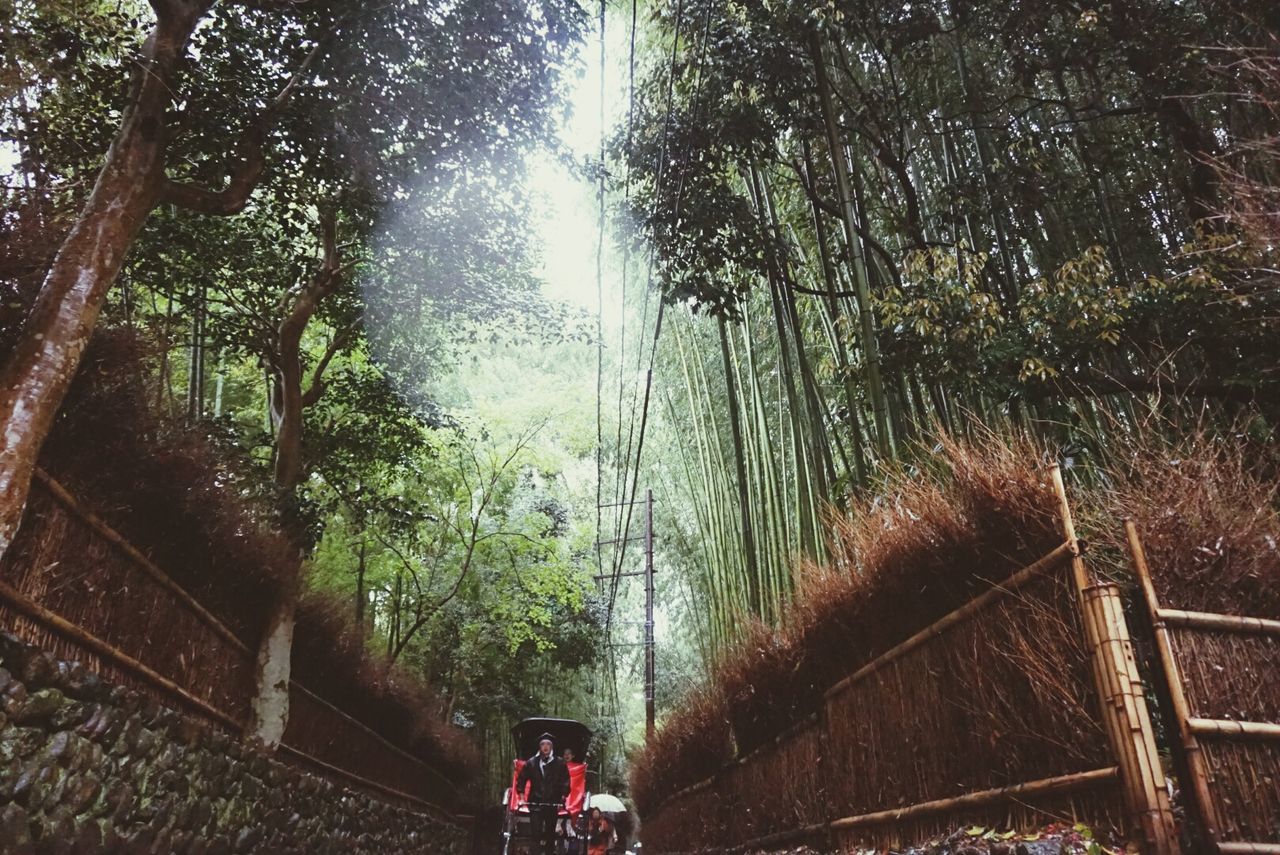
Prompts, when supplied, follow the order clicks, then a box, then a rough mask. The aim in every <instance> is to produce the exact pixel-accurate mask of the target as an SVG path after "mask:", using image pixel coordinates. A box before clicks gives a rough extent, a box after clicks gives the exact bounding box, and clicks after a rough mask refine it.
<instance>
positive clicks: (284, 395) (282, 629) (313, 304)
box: [248, 215, 398, 748]
mask: <svg viewBox="0 0 1280 855" xmlns="http://www.w3.org/2000/svg"><path fill="white" fill-rule="evenodd" d="M321 227H322V241H323V246H324V260H323V262H322V264H321V266H320V268H319V269H318V270H317V271H316V272H315V273H314V274H313V275H312V276H311V278H310V279H309V280H308V281H307V283H306V284H305V285H304V287H303V288H302V290H301V292H300V293H299V294H298V296H297V298H296V299H295V300H294V302H293V304H292V305H291V306H290V307H289V311H288V313H287V314H286V315H285V317H284V319H283V320H282V321H281V322H280V326H279V327H278V329H277V331H276V342H275V347H274V351H275V352H274V354H273V359H272V361H273V367H274V369H275V378H274V383H273V392H272V396H271V414H272V418H273V420H274V421H275V429H276V459H275V482H276V484H275V486H276V502H277V509H278V512H279V515H280V524H281V526H282V528H283V529H284V532H285V534H286V536H288V537H289V539H290V540H291V541H292V542H293V543H294V545H295V546H297V548H298V564H297V566H296V567H295V568H293V573H294V576H293V578H292V579H290V580H288V581H287V583H286V584H285V585H283V586H282V587H281V589H280V593H279V595H278V598H277V601H276V602H275V603H274V605H273V607H272V612H271V617H270V618H269V620H268V622H267V631H266V632H264V633H263V635H262V641H261V644H260V646H259V648H258V658H257V671H256V675H255V676H256V695H255V697H254V701H253V720H252V722H251V724H250V730H249V734H248V735H250V736H252V737H255V738H257V739H258V740H259V741H260V742H262V744H263V745H264V746H266V747H268V748H275V747H276V746H277V745H279V744H280V739H281V737H283V736H284V729H285V726H286V725H287V724H288V719H289V675H290V673H291V670H292V653H293V624H294V614H295V612H296V611H297V607H298V593H299V585H300V582H301V580H300V579H299V578H298V577H299V576H300V575H301V569H302V560H303V556H304V555H305V554H306V552H307V551H308V550H307V547H306V546H305V545H304V544H305V539H306V538H305V536H304V533H303V527H302V520H301V519H299V517H298V510H297V492H298V485H299V484H301V483H302V480H303V476H304V469H303V459H302V417H303V410H304V409H305V408H306V407H307V405H308V404H311V403H314V402H315V401H317V400H319V398H320V395H321V394H322V391H323V388H324V387H323V386H322V384H321V376H322V375H323V373H324V370H325V367H326V366H327V365H328V360H329V358H330V357H331V356H332V355H333V353H334V352H335V351H336V349H337V347H338V339H337V338H335V340H334V343H333V345H332V346H331V347H330V350H329V352H328V353H327V354H326V355H325V357H324V358H323V359H322V360H321V361H320V363H319V365H317V366H316V368H315V371H314V373H313V374H312V378H311V384H310V386H309V388H307V389H306V390H305V391H304V389H303V386H302V375H303V371H302V336H303V333H305V332H306V329H307V325H308V324H309V323H310V322H311V319H312V318H313V317H314V316H315V313H316V310H317V309H318V308H319V306H320V302H321V301H322V300H324V298H325V297H327V296H328V295H329V294H331V293H333V289H334V288H336V287H337V284H338V277H339V272H340V263H339V256H338V249H337V224H336V222H335V221H334V219H333V218H332V217H331V216H329V215H322V217H321ZM397 596H398V595H397Z"/></svg>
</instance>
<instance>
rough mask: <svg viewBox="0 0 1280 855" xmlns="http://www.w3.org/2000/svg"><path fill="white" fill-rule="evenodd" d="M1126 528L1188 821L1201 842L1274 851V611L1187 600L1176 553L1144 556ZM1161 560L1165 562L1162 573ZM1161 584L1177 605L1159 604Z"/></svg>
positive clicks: (1278, 699)
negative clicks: (1210, 607)
mask: <svg viewBox="0 0 1280 855" xmlns="http://www.w3.org/2000/svg"><path fill="white" fill-rule="evenodd" d="M1126 529H1127V534H1128V538H1129V546H1130V554H1131V556H1132V559H1133V563H1134V566H1135V569H1136V571H1137V573H1138V577H1139V580H1140V582H1141V583H1142V588H1143V594H1144V599H1145V602H1146V606H1147V613H1148V617H1149V619H1150V621H1151V624H1152V626H1153V628H1154V630H1155V638H1156V657H1157V659H1158V661H1159V664H1160V668H1159V669H1158V670H1159V672H1160V674H1161V676H1162V678H1163V682H1162V685H1161V687H1160V688H1161V689H1162V696H1163V697H1162V700H1163V701H1164V706H1165V710H1166V715H1167V716H1168V717H1169V718H1170V719H1172V724H1173V728H1172V729H1174V730H1175V731H1176V737H1177V739H1176V746H1175V747H1176V748H1177V749H1178V759H1179V767H1180V768H1179V773H1180V774H1181V775H1182V776H1183V778H1184V780H1185V781H1186V786H1184V787H1183V792H1184V798H1185V800H1186V803H1187V809H1188V810H1187V812H1188V815H1189V817H1190V819H1191V822H1192V828H1191V829H1190V831H1191V833H1192V834H1193V835H1194V836H1195V838H1196V842H1197V843H1198V844H1199V845H1201V846H1203V847H1204V848H1206V849H1216V850H1217V851H1219V852H1224V853H1233V852H1240V853H1245V852H1251V853H1272V855H1275V853H1280V621H1278V620H1275V619H1271V618H1260V617H1254V616H1252V615H1250V616H1237V615H1227V614H1222V613H1218V612H1207V611H1200V610H1198V609H1194V608H1191V609H1188V608H1186V607H1187V606H1203V605H1205V604H1206V603H1205V602H1204V600H1203V599H1202V598H1199V597H1196V596H1195V592H1196V588H1194V587H1184V588H1180V586H1179V585H1178V582H1179V581H1180V578H1179V576H1178V574H1177V569H1178V561H1177V560H1176V559H1173V558H1170V557H1168V556H1159V557H1163V558H1165V559H1166V560H1165V561H1156V559H1153V563H1151V564H1149V563H1148V558H1147V553H1146V551H1145V549H1144V546H1143V538H1142V536H1141V534H1140V533H1139V530H1138V528H1137V526H1136V525H1135V524H1134V523H1132V522H1130V523H1128V524H1127V526H1126ZM1159 534H1160V533H1159V531H1158V530H1157V531H1156V537H1155V538H1154V539H1155V541H1156V542H1157V543H1159V542H1160V540H1161V538H1160V536H1159ZM1160 567H1165V568H1170V569H1169V572H1167V573H1166V574H1163V575H1164V578H1161V576H1162V574H1161V572H1160V571H1159V570H1158V569H1157V568H1160ZM1277 569H1280V566H1278V567H1277ZM1161 590H1163V591H1164V592H1167V593H1166V596H1170V597H1172V598H1174V602H1175V603H1177V605H1178V606H1180V608H1169V607H1165V606H1164V605H1163V604H1162V601H1161V598H1160V597H1161V593H1160V592H1161ZM1268 600H1269V598H1268V597H1260V598H1259V600H1258V602H1256V604H1255V610H1257V611H1261V612H1264V613H1267V612H1268V611H1270V612H1271V613H1274V611H1273V610H1271V609H1268V606H1271V605H1273V603H1271V602H1268Z"/></svg>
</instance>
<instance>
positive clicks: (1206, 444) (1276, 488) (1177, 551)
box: [1085, 428, 1280, 618]
mask: <svg viewBox="0 0 1280 855" xmlns="http://www.w3.org/2000/svg"><path fill="white" fill-rule="evenodd" d="M1274 464H1275V461H1273V460H1269V458H1268V454H1267V450H1266V447H1265V446H1259V445H1256V444H1255V443H1253V442H1251V441H1249V439H1248V438H1247V436H1246V435H1245V434H1243V433H1240V432H1230V433H1226V434H1213V433H1209V432H1207V431H1203V430H1197V431H1193V432H1191V433H1189V434H1184V435H1182V436H1181V437H1180V438H1178V439H1176V440H1170V439H1166V438H1164V435H1162V434H1160V433H1157V432H1156V431H1155V429H1154V428H1151V429H1147V430H1144V431H1143V433H1142V434H1141V438H1140V439H1139V440H1137V441H1133V442H1130V443H1128V444H1127V445H1126V446H1125V447H1124V448H1123V449H1122V450H1121V451H1120V452H1118V453H1116V454H1114V455H1113V458H1112V462H1111V463H1110V465H1109V469H1110V470H1111V472H1110V473H1109V476H1110V477H1109V478H1108V483H1107V486H1106V487H1105V488H1103V489H1100V490H1097V491H1095V493H1094V495H1092V496H1090V501H1089V502H1088V503H1086V505H1085V509H1086V510H1087V511H1088V513H1089V518H1088V520H1087V533H1088V536H1089V538H1090V540H1091V542H1093V543H1094V544H1096V545H1097V546H1098V547H1099V551H1102V550H1104V549H1105V552H1106V554H1107V555H1108V557H1109V558H1111V559H1112V560H1113V561H1117V562H1118V563H1119V569H1120V570H1122V571H1125V570H1127V565H1128V562H1127V558H1125V555H1126V547H1125V539H1124V531H1123V530H1122V528H1121V527H1120V522H1119V521H1120V520H1122V519H1126V518H1127V519H1131V520H1133V522H1134V524H1135V525H1136V526H1137V529H1138V532H1139V535H1140V536H1141V538H1142V543H1143V547H1144V549H1145V550H1146V553H1147V559H1148V561H1149V562H1150V564H1151V573H1152V577H1153V581H1154V583H1155V586H1156V589H1157V593H1158V595H1159V597H1160V600H1161V604H1162V605H1164V606H1167V607H1171V608H1180V609H1189V610H1192V611H1205V612H1220V613H1223V614H1234V615H1246V616H1251V617H1262V618H1280V505H1278V504H1277V502H1278V499H1280V483H1278V482H1277V481H1276V480H1275V478H1274V475H1275V469H1274Z"/></svg>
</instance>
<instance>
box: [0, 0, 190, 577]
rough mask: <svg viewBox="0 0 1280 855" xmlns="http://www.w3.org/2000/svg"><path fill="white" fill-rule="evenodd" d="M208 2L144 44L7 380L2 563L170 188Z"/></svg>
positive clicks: (2, 399) (165, 19) (164, 18)
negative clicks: (168, 161)
mask: <svg viewBox="0 0 1280 855" xmlns="http://www.w3.org/2000/svg"><path fill="white" fill-rule="evenodd" d="M205 8H207V4H204V3H199V4H191V7H190V8H183V9H181V10H178V11H175V12H171V13H169V14H164V15H161V16H160V20H159V22H158V23H157V24H156V27H155V29H154V30H153V31H152V33H151V35H150V37H149V38H148V39H147V41H146V43H145V44H144V45H143V48H142V53H141V56H140V57H139V59H138V63H137V65H138V69H139V70H138V72H137V74H136V75H135V77H134V80H133V83H132V91H131V97H130V99H129V106H128V107H127V108H126V110H125V114H124V117H123V119H122V120H121V123H120V129H119V131H117V133H116V137H115V139H114V140H113V141H112V143H111V147H110V148H109V149H108V150H107V156H106V160H105V162H104V163H103V165H102V169H101V171H100V172H99V173H98V178H97V181H96V183H95V184H94V188H93V191H92V192H91V193H90V195H89V198H88V200H87V201H86V202H85V205H84V208H83V209H82V210H81V212H80V215H79V217H78V218H77V219H76V222H75V224H74V225H73V226H72V227H71V231H70V232H69V233H68V235H67V237H66V239H65V240H64V241H63V244H62V247H61V248H60V249H59V250H58V254H57V256H56V257H55V258H54V260H53V264H52V266H51V267H50V268H49V273H48V275H47V276H46V277H45V280H44V284H43V286H42V287H41V290H40V295H39V297H38V298H37V299H36V303H35V305H34V307H33V308H32V311H31V315H30V317H29V318H28V320H27V323H26V326H25V328H24V330H23V335H22V338H21V339H20V340H19V341H18V344H17V346H16V347H15V349H14V351H13V354H12V356H11V357H10V359H9V361H8V363H7V364H6V365H5V366H4V369H3V371H2V372H0V425H2V426H3V432H2V433H0V555H3V554H4V553H5V551H7V550H8V547H9V544H10V543H12V542H13V538H14V536H15V535H16V534H17V531H18V526H19V524H20V523H21V521H22V512H23V509H24V508H25V507H26V501H27V493H28V491H29V490H30V488H31V475H32V472H33V470H34V468H35V465H36V458H37V456H38V455H39V453H40V449H41V447H42V446H43V445H44V441H45V438H46V437H47V436H48V434H49V430H50V428H51V427H52V425H53V420H54V416H55V415H56V414H57V411H58V407H59V406H60V405H61V403H62V399H63V398H64V397H65V396H66V393H67V389H68V387H69V386H70V384H71V379H72V377H74V376H75V373H76V369H77V367H78V366H79V364H80V358H81V356H82V355H83V353H84V349H85V346H86V345H87V344H88V341H89V336H90V335H91V334H92V332H93V328H94V325H95V324H96V322H97V319H98V313H99V312H100V311H101V310H102V306H103V303H104V302H105V301H106V297H107V292H108V291H109V290H110V288H111V286H112V284H113V283H114V282H115V280H116V276H117V275H118V274H119V272H120V267H121V265H122V264H123V263H124V259H125V255H126V253H127V252H128V251H129V247H130V246H131V245H132V244H133V241H134V239H135V238H136V237H137V235H138V232H139V230H141V228H142V225H143V223H144V222H146V219H147V216H148V215H149V214H150V213H151V210H152V208H154V207H155V205H156V202H157V200H158V199H159V196H160V193H161V190H162V188H163V187H164V182H165V175H164V168H165V149H166V143H167V139H166V136H167V134H166V128H165V121H164V113H165V110H166V109H167V108H168V106H169V103H170V99H171V92H172V86H173V78H174V69H175V67H176V66H177V64H178V61H179V60H180V59H181V57H182V55H183V54H184V53H185V51H186V46H187V42H188V40H189V39H190V37H191V32H192V30H193V29H194V28H195V25H196V22H197V21H198V20H199V18H200V16H201V15H202V14H203V12H204V9H205Z"/></svg>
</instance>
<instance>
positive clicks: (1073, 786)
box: [830, 766, 1120, 831]
mask: <svg viewBox="0 0 1280 855" xmlns="http://www.w3.org/2000/svg"><path fill="white" fill-rule="evenodd" d="M1119 778H1120V770H1119V769H1118V768H1117V767H1115V766H1108V767H1107V768H1105V769H1091V770H1089V771H1087V772H1074V773H1072V774H1070V775H1059V776H1057V777H1054V778H1042V779H1040V780H1038V781H1028V782H1027V783H1024V784H1013V785H1011V786H1008V787H997V788H995V789H990V790H978V791H977V792H973V793H965V794H964V795H962V796H954V797H952V798H948V799H935V800H934V801H929V802H921V803H920V804H914V805H908V806H906V807H901V808H893V809H891V810H881V811H876V812H874V813H864V814H861V815H859V816H847V817H844V818H843V819H837V820H834V821H833V822H831V823H830V827H831V828H832V829H833V830H836V831H840V830H843V829H847V828H860V827H862V826H864V825H880V824H883V823H887V822H900V821H901V820H904V819H911V818H914V817H919V816H927V815H929V814H935V813H948V812H951V811H954V810H959V809H962V808H972V807H981V806H985V805H990V804H999V803H1001V802H1008V801H1013V800H1015V799H1025V798H1031V797H1033V796H1046V795H1060V794H1062V793H1066V792H1074V791H1076V790H1086V789H1093V788H1098V787H1101V786H1103V785H1105V784H1110V783H1112V782H1113V781H1117V780H1119Z"/></svg>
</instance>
